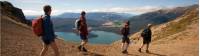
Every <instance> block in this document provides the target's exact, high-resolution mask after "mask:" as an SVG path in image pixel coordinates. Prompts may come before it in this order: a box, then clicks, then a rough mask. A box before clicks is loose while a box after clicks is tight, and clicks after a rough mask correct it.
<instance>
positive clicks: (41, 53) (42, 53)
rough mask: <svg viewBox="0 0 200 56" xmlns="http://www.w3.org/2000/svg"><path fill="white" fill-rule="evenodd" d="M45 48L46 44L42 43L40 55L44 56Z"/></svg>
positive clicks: (46, 47)
mask: <svg viewBox="0 0 200 56" xmlns="http://www.w3.org/2000/svg"><path fill="white" fill-rule="evenodd" d="M47 50H48V45H46V44H43V49H42V51H41V52H40V56H44V55H45V53H46V52H47Z"/></svg>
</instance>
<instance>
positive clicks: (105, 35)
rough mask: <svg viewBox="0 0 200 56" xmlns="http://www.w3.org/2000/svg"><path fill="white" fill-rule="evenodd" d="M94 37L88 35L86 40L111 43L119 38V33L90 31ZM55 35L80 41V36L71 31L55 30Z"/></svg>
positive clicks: (72, 40) (71, 40)
mask: <svg viewBox="0 0 200 56" xmlns="http://www.w3.org/2000/svg"><path fill="white" fill-rule="evenodd" d="M91 33H92V34H95V35H97V36H96V37H89V39H88V41H89V43H91V44H111V43H113V42H115V41H117V40H120V39H121V37H122V36H121V35H118V34H116V33H112V32H105V31H91ZM55 34H56V35H58V36H60V37H61V38H63V39H64V40H65V41H70V42H75V43H80V41H81V40H80V36H79V35H78V34H76V33H73V32H55Z"/></svg>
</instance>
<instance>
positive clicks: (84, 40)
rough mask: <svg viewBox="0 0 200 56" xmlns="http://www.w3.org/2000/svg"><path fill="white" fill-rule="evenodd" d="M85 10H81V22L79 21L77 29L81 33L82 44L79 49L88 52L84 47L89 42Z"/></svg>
mask: <svg viewBox="0 0 200 56" xmlns="http://www.w3.org/2000/svg"><path fill="white" fill-rule="evenodd" d="M85 14H86V13H85V11H82V12H81V16H80V18H79V19H80V22H79V23H78V26H77V30H78V31H79V34H80V39H81V45H79V46H78V49H79V51H83V52H87V49H86V48H85V47H84V46H85V45H86V44H87V42H88V28H87V23H86V18H85Z"/></svg>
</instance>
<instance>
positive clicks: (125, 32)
mask: <svg viewBox="0 0 200 56" xmlns="http://www.w3.org/2000/svg"><path fill="white" fill-rule="evenodd" d="M129 24H130V23H129V21H127V22H125V23H124V27H123V28H122V29H121V34H122V35H123V37H122V53H124V54H126V53H128V51H127V49H128V46H129V44H130V39H129V38H128V35H129V34H130V33H129V29H130V28H129Z"/></svg>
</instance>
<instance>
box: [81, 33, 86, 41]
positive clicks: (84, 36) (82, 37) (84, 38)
mask: <svg viewBox="0 0 200 56" xmlns="http://www.w3.org/2000/svg"><path fill="white" fill-rule="evenodd" d="M80 38H81V40H87V39H88V38H87V35H83V34H80Z"/></svg>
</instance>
